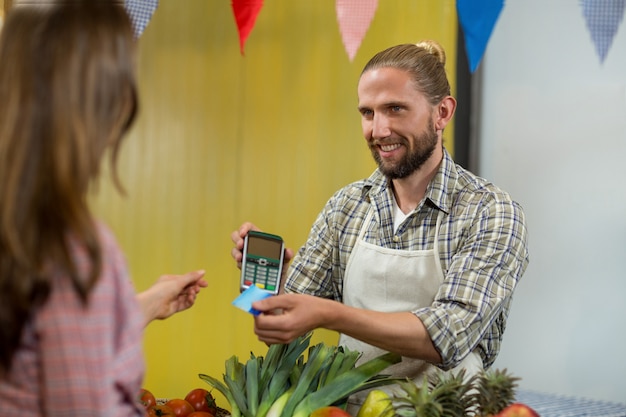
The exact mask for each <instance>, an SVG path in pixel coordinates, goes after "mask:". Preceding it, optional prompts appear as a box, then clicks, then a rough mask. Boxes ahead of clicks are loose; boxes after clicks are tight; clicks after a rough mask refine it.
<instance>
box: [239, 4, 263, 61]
mask: <svg viewBox="0 0 626 417" xmlns="http://www.w3.org/2000/svg"><path fill="white" fill-rule="evenodd" d="M232 6H233V13H234V14H235V21H236V22H237V29H238V30H239V49H240V51H241V55H243V54H244V53H243V50H244V46H245V45H246V40H247V39H248V35H250V32H251V31H252V28H253V27H254V23H255V22H256V18H257V16H258V15H259V12H260V11H261V7H263V0H232Z"/></svg>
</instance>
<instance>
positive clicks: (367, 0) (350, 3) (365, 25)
mask: <svg viewBox="0 0 626 417" xmlns="http://www.w3.org/2000/svg"><path fill="white" fill-rule="evenodd" d="M377 7H378V0H336V3H335V9H336V12H337V21H338V22H339V31H340V32H341V39H342V41H343V46H344V47H345V48H346V52H347V53H348V58H349V59H350V61H351V62H352V60H353V59H354V57H355V55H356V52H357V51H358V50H359V47H360V46H361V42H362V41H363V38H364V37H365V33H366V32H367V30H368V29H369V27H370V24H371V23H372V19H373V18H374V14H375V13H376V8H377Z"/></svg>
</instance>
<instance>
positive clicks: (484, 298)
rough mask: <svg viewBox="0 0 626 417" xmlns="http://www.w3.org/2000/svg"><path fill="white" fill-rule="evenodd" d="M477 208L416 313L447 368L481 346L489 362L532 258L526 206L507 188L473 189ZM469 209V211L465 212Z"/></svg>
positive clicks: (488, 362) (493, 358) (484, 357)
mask: <svg viewBox="0 0 626 417" xmlns="http://www.w3.org/2000/svg"><path fill="white" fill-rule="evenodd" d="M474 198H476V199H479V200H480V201H478V202H476V201H474V203H475V204H468V205H459V206H460V207H461V206H462V207H472V210H475V212H474V213H472V215H471V216H467V218H469V219H471V220H470V221H468V222H469V225H468V227H467V228H462V230H466V231H467V237H466V238H465V239H462V240H460V244H459V247H458V248H456V250H452V251H450V252H451V253H453V254H454V255H453V256H452V260H451V262H450V266H449V268H448V270H447V273H446V275H445V279H444V282H443V285H442V286H441V287H440V289H439V291H438V293H437V295H436V296H435V301H434V303H433V304H432V306H430V307H426V308H422V309H419V310H416V311H415V312H414V313H415V314H416V316H417V317H418V318H420V320H421V321H422V322H423V323H424V325H425V326H426V328H427V330H428V332H429V334H430V336H431V339H432V341H433V343H434V345H435V347H436V348H437V350H438V351H439V353H440V354H441V357H442V359H443V363H442V364H441V367H442V368H443V369H450V368H452V367H454V366H456V365H458V364H459V363H460V361H462V360H463V359H464V358H465V357H466V356H467V355H468V354H469V353H470V352H472V351H475V350H476V351H477V352H478V353H479V354H480V355H481V357H482V360H483V365H484V367H485V368H488V367H489V366H491V364H493V362H494V361H495V358H496V356H497V355H498V353H499V350H500V344H501V341H502V334H503V333H504V329H505V326H506V320H507V317H508V314H509V309H510V304H511V299H512V296H513V292H514V290H515V287H516V285H517V283H518V281H519V279H520V277H521V276H522V275H523V273H524V271H525V269H526V266H527V264H528V250H527V231H526V224H525V217H524V212H523V210H522V208H521V207H520V205H519V204H517V203H516V202H514V201H512V200H510V198H508V196H507V195H505V194H493V193H487V194H480V193H477V194H476V195H475V197H474ZM466 214H467V213H466Z"/></svg>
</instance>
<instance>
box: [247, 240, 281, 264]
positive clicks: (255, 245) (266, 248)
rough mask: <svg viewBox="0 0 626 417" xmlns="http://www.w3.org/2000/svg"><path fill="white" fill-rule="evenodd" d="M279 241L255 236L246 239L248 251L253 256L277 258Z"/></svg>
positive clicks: (279, 247)
mask: <svg viewBox="0 0 626 417" xmlns="http://www.w3.org/2000/svg"><path fill="white" fill-rule="evenodd" d="M280 250H281V243H280V242H277V241H275V240H271V239H264V238H259V237H255V238H253V239H249V240H248V253H250V254H254V255H255V257H261V258H267V259H273V260H279V259H280V255H281V253H280Z"/></svg>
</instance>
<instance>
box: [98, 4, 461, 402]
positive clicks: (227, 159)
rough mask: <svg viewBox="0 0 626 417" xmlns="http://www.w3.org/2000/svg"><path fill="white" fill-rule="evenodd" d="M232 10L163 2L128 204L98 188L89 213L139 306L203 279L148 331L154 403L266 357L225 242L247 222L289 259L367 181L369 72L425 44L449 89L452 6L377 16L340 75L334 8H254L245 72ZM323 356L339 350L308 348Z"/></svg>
mask: <svg viewBox="0 0 626 417" xmlns="http://www.w3.org/2000/svg"><path fill="white" fill-rule="evenodd" d="M230 4H231V2H230V1H228V0H221V1H217V0H210V1H207V0H185V1H178V0H161V1H160V4H159V8H158V10H157V11H156V13H155V15H154V17H153V19H152V21H151V22H150V24H149V26H148V28H147V29H146V31H145V32H144V34H143V36H142V37H141V39H140V42H139V45H140V63H139V78H140V88H141V100H142V108H141V113H140V117H139V119H138V122H137V124H136V125H135V127H134V129H133V131H132V132H131V134H130V135H129V137H128V138H127V142H126V144H125V146H124V148H123V153H122V160H121V177H122V179H123V182H124V184H125V186H126V188H127V192H128V196H127V197H126V198H122V197H120V196H119V195H117V194H116V193H115V192H114V191H113V189H112V187H111V185H110V181H109V180H108V179H105V180H103V181H102V184H101V186H100V189H99V190H98V193H97V196H95V197H94V199H93V203H94V207H95V209H96V211H97V213H98V214H99V215H100V216H101V217H102V218H104V219H105V221H106V222H107V223H108V224H109V225H110V226H111V227H112V228H113V230H114V232H115V233H116V235H117V236H118V239H119V241H120V244H121V245H122V247H123V248H124V250H125V252H126V254H127V257H128V260H129V265H130V269H131V273H132V275H133V279H134V282H135V284H136V287H137V289H138V290H142V289H145V288H147V287H148V286H149V285H150V284H151V283H152V282H153V281H154V280H155V279H156V278H157V277H158V276H159V275H160V274H162V273H166V272H170V273H182V272H185V271H189V270H193V269H199V268H204V269H206V270H207V279H208V281H209V287H208V289H206V290H205V291H204V292H203V293H202V294H201V295H200V297H199V299H198V301H197V304H196V306H195V307H194V308H193V309H192V310H189V311H186V312H184V313H181V314H179V315H177V316H174V317H172V318H170V319H168V320H166V321H162V322H156V323H152V324H151V325H150V326H149V327H148V329H147V330H146V336H145V352H146V359H147V367H148V372H147V376H146V381H145V386H146V387H147V388H149V389H151V390H152V391H154V393H155V395H156V396H157V397H170V398H171V397H180V396H184V395H185V393H186V392H187V391H189V390H190V389H192V388H195V387H198V386H206V385H205V384H204V383H203V382H202V381H200V380H199V379H198V377H197V374H198V373H208V374H210V375H213V376H216V377H219V378H221V375H222V373H223V371H224V361H225V360H226V359H227V358H228V357H230V356H231V355H233V354H236V355H238V356H239V357H240V358H241V360H242V361H245V360H246V359H247V358H248V357H249V354H250V351H253V352H255V354H257V355H263V354H264V353H265V351H266V347H265V346H264V345H262V344H261V343H260V342H258V341H257V340H256V338H255V336H254V334H253V329H252V323H253V322H252V318H251V316H249V315H248V314H246V313H244V312H242V311H240V310H237V309H236V308H234V307H233V306H232V305H231V304H230V303H231V301H232V300H233V299H234V298H235V297H236V296H237V295H238V270H237V268H236V267H235V265H234V262H233V261H232V260H231V257H230V250H231V242H230V237H229V235H230V232H231V231H232V230H234V229H235V228H236V227H238V226H239V224H241V223H242V222H243V221H244V220H252V221H254V222H255V223H257V224H258V225H259V226H260V227H262V228H263V229H264V230H266V231H268V232H272V233H276V234H280V235H282V236H283V237H284V238H285V240H286V242H287V243H288V245H289V246H291V247H293V248H297V247H298V246H299V245H301V244H302V243H303V241H304V239H305V238H306V235H307V233H308V230H309V227H310V225H311V223H312V221H313V220H314V218H315V216H316V214H317V212H318V211H319V210H320V209H321V207H322V205H323V204H324V203H325V201H326V200H327V198H328V197H330V195H331V194H332V193H333V192H334V191H335V190H336V189H338V188H339V187H341V186H342V185H345V184H346V183H348V182H351V181H354V180H357V179H360V178H363V177H366V176H368V175H369V174H370V172H371V171H372V169H373V168H374V164H373V162H372V161H371V156H370V154H369V151H368V150H367V148H366V146H365V144H364V142H363V138H362V136H361V131H360V121H359V114H358V112H357V111H356V83H357V79H358V75H359V73H360V70H361V68H362V67H363V65H364V64H365V62H366V61H367V59H369V58H370V57H371V55H373V54H374V53H375V52H377V51H379V50H381V49H384V48H386V47H387V46H390V45H392V44H396V43H404V42H416V41H418V40H420V39H423V38H434V39H437V40H439V41H440V42H441V43H442V44H443V46H444V47H445V48H446V50H447V52H448V70H449V71H450V74H454V68H455V64H456V63H455V59H456V50H455V48H456V14H455V8H454V1H452V0H423V1H415V0H393V1H390V0H380V4H379V6H378V10H377V13H376V16H375V18H374V21H373V23H372V25H371V27H370V29H369V31H368V33H367V35H366V37H365V40H364V42H363V44H362V45H361V48H360V49H359V51H358V53H357V56H356V58H355V60H354V62H352V63H351V62H349V60H348V58H347V54H346V52H345V50H344V48H343V45H342V42H341V38H340V34H339V29H338V25H337V22H336V17H335V2H334V1H331V0H315V1H293V0H273V1H266V2H265V5H264V7H263V9H262V10H261V13H260V15H259V17H258V20H257V23H256V27H255V28H254V30H253V31H252V33H251V35H250V37H249V40H248V42H247V44H246V51H245V52H246V55H245V57H242V56H241V55H240V53H239V42H238V37H237V36H238V35H237V30H236V26H235V23H234V18H233V15H232V11H231V6H230ZM451 81H454V80H453V79H452V77H451ZM452 133H453V132H452V129H449V130H448V131H447V132H446V134H447V136H448V138H450V140H451V138H452ZM320 340H324V341H326V342H328V343H333V342H335V341H336V335H335V334H333V333H330V332H318V333H317V334H316V336H315V339H314V341H313V343H317V342H318V341H320ZM218 401H220V405H221V406H223V407H225V408H227V404H225V402H224V401H223V399H222V398H221V397H219V396H218Z"/></svg>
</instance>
